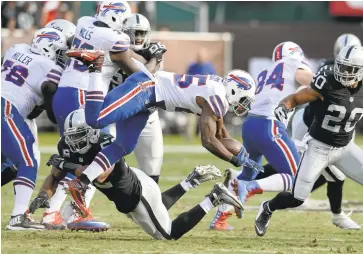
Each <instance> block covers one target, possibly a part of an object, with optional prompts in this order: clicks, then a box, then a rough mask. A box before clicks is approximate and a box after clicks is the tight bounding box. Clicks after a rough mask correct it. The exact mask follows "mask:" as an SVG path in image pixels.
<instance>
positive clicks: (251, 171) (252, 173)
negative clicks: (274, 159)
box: [237, 158, 264, 181]
mask: <svg viewBox="0 0 363 254" xmlns="http://www.w3.org/2000/svg"><path fill="white" fill-rule="evenodd" d="M243 166H244V167H243V169H242V172H241V174H239V175H238V176H237V179H238V180H244V181H252V180H254V179H255V178H256V176H257V175H258V174H259V173H260V172H264V168H263V167H262V166H261V165H260V164H258V163H257V162H255V161H253V160H251V159H250V158H248V159H247V163H246V164H245V165H243Z"/></svg>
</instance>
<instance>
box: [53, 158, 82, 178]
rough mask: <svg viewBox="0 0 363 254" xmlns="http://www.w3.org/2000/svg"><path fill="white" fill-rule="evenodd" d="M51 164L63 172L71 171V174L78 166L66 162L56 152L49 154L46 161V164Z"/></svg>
mask: <svg viewBox="0 0 363 254" xmlns="http://www.w3.org/2000/svg"><path fill="white" fill-rule="evenodd" d="M51 165H52V166H54V167H56V168H58V169H59V170H61V171H63V172H66V173H71V174H73V175H74V174H75V171H76V169H77V168H78V167H79V165H78V164H74V163H72V162H68V161H66V160H65V159H64V158H62V157H61V156H60V155H58V154H53V155H52V156H50V158H49V160H48V162H47V166H51Z"/></svg>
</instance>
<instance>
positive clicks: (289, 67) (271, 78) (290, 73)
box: [250, 57, 311, 124]
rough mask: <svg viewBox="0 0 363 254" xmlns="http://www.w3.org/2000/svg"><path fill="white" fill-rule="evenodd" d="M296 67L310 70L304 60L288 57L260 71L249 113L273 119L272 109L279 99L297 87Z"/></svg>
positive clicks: (294, 90) (291, 92) (293, 91)
mask: <svg viewBox="0 0 363 254" xmlns="http://www.w3.org/2000/svg"><path fill="white" fill-rule="evenodd" d="M297 69H304V70H308V71H311V68H310V67H309V65H308V63H307V62H306V60H299V59H294V58H288V57H286V58H283V59H281V60H279V61H276V62H275V63H274V64H273V65H272V66H271V67H270V68H268V69H267V70H264V71H262V72H261V73H260V74H259V75H258V77H257V82H258V85H257V89H256V98H255V100H254V102H253V103H252V104H251V110H250V113H251V114H255V115H261V116H266V117H269V118H271V119H275V114H274V110H275V108H276V107H277V106H278V104H279V103H280V101H281V100H282V99H283V98H285V97H286V96H288V95H290V94H293V93H295V92H296V90H297V89H298V88H299V84H298V83H297V82H296V80H295V72H296V70H297ZM291 115H292V114H290V116H291ZM285 124H286V123H285Z"/></svg>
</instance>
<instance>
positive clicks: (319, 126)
mask: <svg viewBox="0 0 363 254" xmlns="http://www.w3.org/2000/svg"><path fill="white" fill-rule="evenodd" d="M311 87H312V88H313V89H314V90H316V91H317V92H319V93H320V94H321V95H322V96H323V97H324V100H323V101H321V100H319V103H314V104H313V105H312V106H311V110H312V111H313V113H314V119H313V122H312V124H311V126H310V129H309V133H310V135H311V136H312V137H313V138H315V139H316V140H319V141H321V142H323V143H325V144H328V145H331V146H333V147H343V146H346V145H347V144H348V143H349V142H350V140H351V139H352V135H353V130H354V128H355V125H356V123H357V122H358V121H359V120H360V119H361V118H362V116H363V108H360V107H359V106H358V105H359V103H358V98H357V97H360V96H362V93H363V89H361V87H362V81H361V82H359V84H358V86H357V87H356V88H354V89H353V88H348V87H344V86H343V85H342V84H341V83H339V82H338V81H337V80H336V79H335V78H334V71H333V69H332V68H322V69H320V70H319V72H318V73H317V74H316V75H315V77H314V79H313V81H312V83H311Z"/></svg>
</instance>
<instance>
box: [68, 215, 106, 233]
mask: <svg viewBox="0 0 363 254" xmlns="http://www.w3.org/2000/svg"><path fill="white" fill-rule="evenodd" d="M67 228H68V229H70V230H76V231H78V230H84V231H91V232H103V231H107V230H108V229H109V228H110V226H109V225H108V224H107V223H105V222H102V221H97V220H95V219H94V218H93V217H92V216H89V217H87V218H82V217H78V219H76V220H74V221H73V222H70V223H68V224H67Z"/></svg>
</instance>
